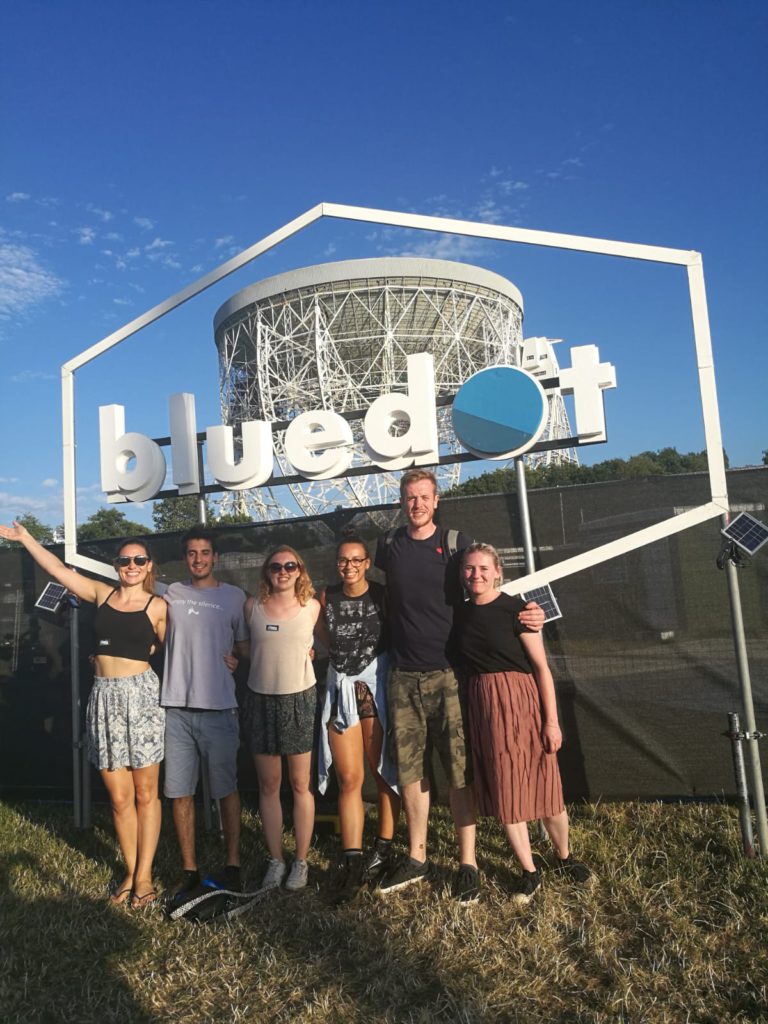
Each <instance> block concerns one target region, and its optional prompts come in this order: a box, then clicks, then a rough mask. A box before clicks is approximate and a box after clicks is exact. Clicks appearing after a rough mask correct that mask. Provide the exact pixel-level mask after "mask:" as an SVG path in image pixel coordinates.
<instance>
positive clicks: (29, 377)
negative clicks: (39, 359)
mask: <svg viewBox="0 0 768 1024" xmlns="http://www.w3.org/2000/svg"><path fill="white" fill-rule="evenodd" d="M9 379H10V380H11V382H12V383H13V384H31V383H32V381H35V380H56V374H55V373H45V372H44V371H43V370H22V371H21V373H15V374H14V375H13V376H12V377H11V378H9Z"/></svg>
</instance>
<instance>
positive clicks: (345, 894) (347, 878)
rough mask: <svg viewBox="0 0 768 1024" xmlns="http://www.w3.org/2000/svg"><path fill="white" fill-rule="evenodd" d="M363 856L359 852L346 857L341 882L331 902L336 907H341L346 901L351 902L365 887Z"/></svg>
mask: <svg viewBox="0 0 768 1024" xmlns="http://www.w3.org/2000/svg"><path fill="white" fill-rule="evenodd" d="M363 867H364V865H363V857H362V854H359V855H358V856H356V857H345V863H344V867H343V868H342V872H341V877H340V879H339V884H338V886H337V888H336V891H335V892H334V894H333V896H332V898H331V903H332V905H333V906H334V907H340V906H342V905H343V904H344V903H351V902H352V900H353V899H354V898H355V896H357V894H358V893H359V892H360V890H361V889H362V887H363V884H364V880H363Z"/></svg>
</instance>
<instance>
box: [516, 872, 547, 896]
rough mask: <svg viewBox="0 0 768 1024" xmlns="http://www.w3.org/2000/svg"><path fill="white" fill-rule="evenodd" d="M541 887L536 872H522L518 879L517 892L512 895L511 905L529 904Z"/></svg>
mask: <svg viewBox="0 0 768 1024" xmlns="http://www.w3.org/2000/svg"><path fill="white" fill-rule="evenodd" d="M540 887H541V875H540V874H539V872H538V871H523V873H522V875H521V876H520V878H519V879H518V885H517V890H516V891H515V892H513V893H512V902H513V903H520V904H524V903H530V902H531V900H532V899H533V896H534V893H536V891H537V890H538V889H539V888H540Z"/></svg>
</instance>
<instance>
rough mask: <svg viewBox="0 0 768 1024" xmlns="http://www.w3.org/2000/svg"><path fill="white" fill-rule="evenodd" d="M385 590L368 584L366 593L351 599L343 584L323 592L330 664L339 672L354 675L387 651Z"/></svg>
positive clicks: (373, 584) (379, 586)
mask: <svg viewBox="0 0 768 1024" xmlns="http://www.w3.org/2000/svg"><path fill="white" fill-rule="evenodd" d="M384 596H385V593H384V587H382V585H381V584H380V583H375V582H373V581H370V582H369V584H368V589H367V590H366V591H365V593H363V594H360V595H359V596H357V597H350V596H349V595H348V594H345V593H344V588H343V584H341V583H333V584H331V585H330V586H328V587H326V589H325V608H324V615H325V621H326V624H327V625H328V636H329V639H330V645H331V649H330V652H329V653H330V658H331V663H332V664H333V665H334V667H335V668H337V669H338V670H339V672H344V673H346V675H350V676H353V675H355V674H356V673H358V672H362V670H363V669H364V668H365V667H366V665H370V663H371V662H372V661H373V659H374V658H375V657H376V656H377V655H378V654H381V652H382V651H384V650H385V649H386V644H387V638H386V631H385V628H384V622H385V618H384Z"/></svg>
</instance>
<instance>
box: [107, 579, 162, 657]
mask: <svg viewBox="0 0 768 1024" xmlns="http://www.w3.org/2000/svg"><path fill="white" fill-rule="evenodd" d="M115 593H117V587H116V588H115V589H114V590H112V591H111V592H110V593H109V594H108V595H107V599H106V601H104V603H103V604H100V605H99V607H98V608H97V609H96V616H95V618H94V621H93V628H94V631H95V633H96V653H97V654H109V655H110V656H111V657H113V658H128V659H129V660H130V661H148V660H149V655H150V652H151V650H152V647H153V646H154V644H156V643H157V633H155V627H154V626H153V625H152V620H151V619H150V617H149V616H148V615H147V608H149V606H150V604H151V603H152V601H154V599H155V596H156V595H155V594H151V595H150V598H149V600H148V601H147V603H146V604H145V605H144V607H143V608H142V610H141V611H139V612H121V611H119V610H118V609H117V608H113V607H112V605H111V604H109V603H108V602H109V599H110V597H112V594H115Z"/></svg>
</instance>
